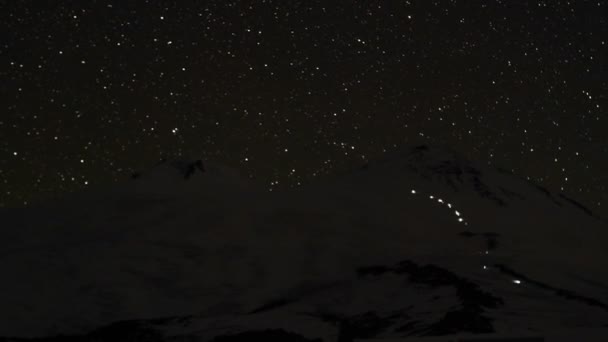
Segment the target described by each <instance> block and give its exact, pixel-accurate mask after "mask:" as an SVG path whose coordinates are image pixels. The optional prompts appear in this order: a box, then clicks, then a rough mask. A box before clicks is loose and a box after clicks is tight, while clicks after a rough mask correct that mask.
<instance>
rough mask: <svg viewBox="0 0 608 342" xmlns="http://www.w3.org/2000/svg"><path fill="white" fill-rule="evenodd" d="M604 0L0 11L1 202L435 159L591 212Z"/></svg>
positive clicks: (606, 174) (272, 178) (604, 131)
mask: <svg viewBox="0 0 608 342" xmlns="http://www.w3.org/2000/svg"><path fill="white" fill-rule="evenodd" d="M607 8H608V4H607V3H605V2H604V1H581V0H571V1H560V0H547V1H523V0H522V1H474V0H466V1H465V0H462V1H455V0H453V1H448V0H442V1H431V0H420V1H357V2H347V1H338V0H332V1H327V0H323V1H287V0H284V1H262V0H260V1H225V0H221V1H186V0H180V1H99V0H98V1H70V2H68V1H63V2H61V1H19V0H3V1H0V18H1V19H0V27H1V28H0V32H1V37H2V38H1V41H0V80H1V82H0V108H1V111H0V206H23V205H28V204H31V203H33V202H37V201H41V200H47V199H51V198H57V197H60V196H65V195H66V194H67V193H69V192H71V191H75V190H79V189H83V188H86V187H91V186H104V185H107V184H111V183H113V182H117V181H120V180H124V179H127V178H129V176H130V175H131V173H132V172H134V171H135V170H143V169H146V168H149V167H151V166H152V165H154V164H155V163H156V162H157V161H158V160H160V158H161V157H174V156H183V157H187V158H197V159H198V158H202V159H204V160H216V161H220V162H222V163H225V164H228V165H231V166H234V167H237V168H239V169H240V170H241V171H242V173H243V174H244V175H247V176H249V177H251V178H252V179H255V181H258V182H260V183H262V184H264V186H265V187H266V188H267V189H278V188H285V187H295V186H298V185H304V184H309V183H311V182H314V181H315V180H317V179H322V178H326V177H332V176H336V175H338V174H343V173H344V172H346V171H347V170H349V169H352V168H355V167H357V166H359V165H361V164H362V163H364V162H365V161H366V160H370V159H374V158H378V157H381V156H382V155H383V154H384V152H388V151H391V150H394V149H396V148H399V147H403V146H410V145H412V144H418V143H421V142H422V143H428V144H433V145H447V146H451V147H453V148H454V149H456V150H458V151H461V152H462V153H463V154H464V155H465V156H466V157H468V158H471V159H475V160H481V161H483V162H486V161H487V162H489V163H491V164H494V165H499V166H502V167H504V168H507V169H510V170H512V171H514V172H515V173H517V174H519V175H521V176H524V177H528V178H529V179H531V180H534V181H536V182H538V183H539V184H542V185H544V186H545V187H547V188H549V189H550V190H552V191H557V192H564V193H565V194H567V195H569V196H571V197H573V198H576V199H577V200H579V201H580V202H582V203H584V204H585V205H587V206H589V207H590V208H591V209H592V210H594V211H597V212H600V213H601V211H602V208H604V207H607V206H608V193H607V191H606V190H607V187H608V116H607V115H606V114H607V113H606V108H607V107H608V101H607V96H608V87H607V83H606V82H607V80H608V73H607V72H606V68H605V65H606V56H607V55H606V40H608V32H607V31H608V29H607V22H606V21H607V20H608V10H607Z"/></svg>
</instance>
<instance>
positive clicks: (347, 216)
mask: <svg viewBox="0 0 608 342" xmlns="http://www.w3.org/2000/svg"><path fill="white" fill-rule="evenodd" d="M203 163H204V171H203V170H201V169H198V168H196V167H195V168H194V171H193V172H192V173H191V174H189V175H188V176H187V177H186V176H185V173H184V172H183V171H184V169H183V168H184V167H186V166H188V165H194V164H193V163H191V162H186V161H174V162H165V163H162V164H159V165H157V166H155V167H153V168H152V169H151V170H149V171H148V172H144V173H143V174H142V175H141V176H140V177H138V178H137V179H132V180H127V181H125V182H124V183H120V184H117V185H115V186H113V187H109V188H98V189H95V190H91V191H88V192H83V193H79V194H76V195H73V196H71V197H69V198H66V199H64V200H61V201H56V202H52V203H45V204H41V205H38V206H36V207H31V208H26V209H13V210H3V211H1V212H0V222H2V224H1V228H0V270H2V279H1V281H0V336H12V337H43V336H54V335H77V334H85V333H87V332H90V331H93V330H94V329H97V328H99V327H103V326H106V325H110V324H112V323H114V322H119V321H126V320H142V321H145V320H154V319H158V318H170V317H182V318H183V319H182V321H180V322H181V323H178V322H177V321H176V320H169V321H168V322H165V323H162V324H161V323H158V324H157V326H156V328H155V329H157V330H159V331H162V333H163V334H166V335H167V336H177V335H188V334H192V335H195V336H198V337H199V338H201V340H203V341H204V340H211V339H213V337H215V336H218V335H221V334H236V333H239V332H246V331H252V330H264V329H282V330H285V331H288V332H294V333H297V334H300V335H302V336H305V337H306V338H310V339H311V340H312V339H314V338H322V339H323V340H324V341H337V340H338V337H339V335H340V334H341V333H342V334H344V333H345V332H344V331H342V332H341V330H340V329H342V330H344V328H343V327H344V326H345V324H346V323H344V322H369V321H370V319H371V318H369V317H370V313H372V314H373V316H374V317H376V318H377V320H379V321H382V323H379V324H380V325H382V324H384V325H383V326H382V327H378V328H370V331H371V332H369V331H368V333H360V334H361V335H365V334H367V335H369V336H354V337H355V338H359V339H360V340H364V338H367V339H370V340H371V339H372V338H376V339H381V338H404V337H407V336H409V337H412V336H418V335H424V334H427V335H433V332H432V331H430V330H429V329H431V328H432V327H434V326H435V327H436V324H437V322H439V321H440V320H441V319H442V317H444V316H445V315H446V313H448V312H450V311H454V310H458V308H462V307H467V305H469V304H464V301H463V300H462V298H461V297H459V290H458V286H455V285H453V284H452V285H450V284H447V283H445V282H443V283H440V284H434V285H433V284H431V283H429V279H428V278H425V279H423V280H420V279H417V278H416V277H415V276H412V275H411V274H409V276H408V274H403V273H399V272H397V271H394V270H395V269H396V267H397V266H396V265H398V264H399V263H400V262H402V261H409V262H411V263H413V264H415V265H418V266H419V267H424V266H425V265H436V266H437V267H439V268H441V269H442V270H445V271H446V272H448V273H450V274H454V275H456V277H458V279H466V282H468V283H470V284H475V286H478V288H479V290H480V291H483V292H485V293H488V294H491V295H492V296H494V297H495V298H499V299H500V300H501V301H502V303H501V304H499V305H496V306H495V307H491V306H483V305H482V307H481V309H480V310H481V313H479V314H480V315H482V316H484V317H486V318H487V319H488V321H489V322H491V323H490V324H491V330H493V331H492V332H488V333H490V334H496V336H498V335H500V334H511V335H513V334H515V335H517V334H520V335H522V336H531V335H533V336H552V335H551V333H552V332H555V331H556V330H558V329H570V330H573V329H574V330H576V329H578V330H581V331H594V332H597V333H594V334H595V335H593V336H604V337H605V336H606V335H603V334H604V333H605V332H606V331H607V330H606V329H608V306H603V305H608V272H607V271H606V270H608V248H606V246H608V230H607V229H608V225H607V224H606V222H605V221H603V220H602V219H600V218H599V217H597V216H596V215H595V214H594V213H587V212H585V209H583V208H581V207H579V206H577V205H576V204H575V203H574V202H572V201H571V200H568V199H567V198H565V197H562V196H560V195H559V194H555V193H550V192H548V191H545V190H543V189H541V188H539V187H538V186H536V185H535V184H533V183H531V182H528V181H526V180H524V179H522V178H521V177H518V176H515V175H512V174H510V173H508V172H504V171H499V170H498V169H495V168H493V167H489V166H486V165H481V164H478V163H474V162H471V161H468V160H466V159H464V158H462V157H461V156H459V155H458V154H457V153H454V152H452V151H450V150H449V149H446V148H435V147H430V148H428V147H424V146H418V147H413V148H410V149H404V150H401V151H399V152H395V153H394V154H391V155H389V156H387V157H386V158H385V159H383V160H380V161H377V162H372V163H370V164H369V165H367V166H365V167H364V168H361V169H359V170H356V171H354V172H352V173H350V174H347V175H344V176H342V177H339V178H337V179H335V180H332V181H326V182H323V183H318V184H316V185H312V186H308V187H305V188H303V189H298V190H293V191H285V192H278V193H269V192H266V191H264V190H263V189H260V188H257V187H256V186H255V185H253V184H250V183H249V182H248V180H246V179H244V178H242V177H240V176H239V175H238V172H236V171H234V170H231V169H229V168H227V167H223V166H221V165H217V164H212V163H208V162H203ZM412 190H415V193H413V192H412ZM431 196H433V199H431ZM439 200H441V201H439ZM448 204H449V206H448ZM456 211H458V213H459V214H460V216H458V215H456ZM460 217H462V218H463V222H459V221H458V218H460ZM467 232H468V233H467ZM501 265H502V266H504V267H506V268H508V269H509V270H512V271H514V272H516V273H517V275H514V274H513V273H509V272H508V271H506V272H505V268H503V269H502V271H501ZM369 266H378V267H380V266H382V267H385V271H383V272H379V273H376V274H365V275H362V272H358V271H360V270H361V269H362V268H364V267H369ZM386 269H391V270H393V271H386ZM441 272H443V271H441ZM518 275H522V276H523V279H522V278H521V277H518ZM423 278H424V277H423ZM450 279H452V278H450ZM431 282H432V281H431ZM447 282H449V281H447ZM468 283H467V284H468ZM560 291H561V292H560ZM560 294H561V295H560ZM264 306H267V307H266V308H264ZM260 308H262V309H260ZM366 315H367V316H366ZM328 317H333V318H328ZM336 317H339V318H336ZM366 317H367V318H366ZM371 320H373V319H371ZM184 321H187V324H185V323H183V322H184ZM337 321H340V322H342V324H341V325H340V324H339V323H337ZM353 324H355V323H353ZM359 324H364V323H359ZM370 324H371V323H370ZM434 324H435V325H434ZM454 329H456V330H458V329H461V330H462V331H452V332H451V333H453V334H458V333H464V334H467V333H469V334H470V333H472V332H471V329H472V328H467V327H460V328H458V327H456V328H454ZM473 330H475V329H473ZM473 333H474V332H473ZM478 333H480V332H478ZM437 334H445V335H447V333H441V332H439V333H438V332H437V331H435V335H437ZM355 335H356V334H355ZM588 340H589V341H592V339H588ZM600 340H601V341H606V340H608V339H604V340H602V339H599V340H598V341H600ZM547 341H551V340H550V339H547ZM556 341H557V339H556Z"/></svg>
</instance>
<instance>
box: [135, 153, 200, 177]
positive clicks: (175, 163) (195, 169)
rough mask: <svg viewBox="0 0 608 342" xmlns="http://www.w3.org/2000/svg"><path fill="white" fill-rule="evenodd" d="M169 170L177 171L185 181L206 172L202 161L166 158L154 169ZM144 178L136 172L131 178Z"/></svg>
mask: <svg viewBox="0 0 608 342" xmlns="http://www.w3.org/2000/svg"><path fill="white" fill-rule="evenodd" d="M158 168H163V169H169V170H171V171H177V174H178V175H180V176H181V177H183V178H184V179H189V178H191V177H192V176H194V175H196V174H198V173H204V172H206V169H205V165H204V164H203V161H202V160H200V159H197V160H194V161H193V160H188V159H174V160H167V159H166V158H163V159H161V161H159V162H158V163H157V164H156V165H155V166H154V168H153V169H158ZM141 176H142V174H141V173H139V172H135V173H133V175H132V176H131V178H132V179H138V178H140V177H141Z"/></svg>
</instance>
